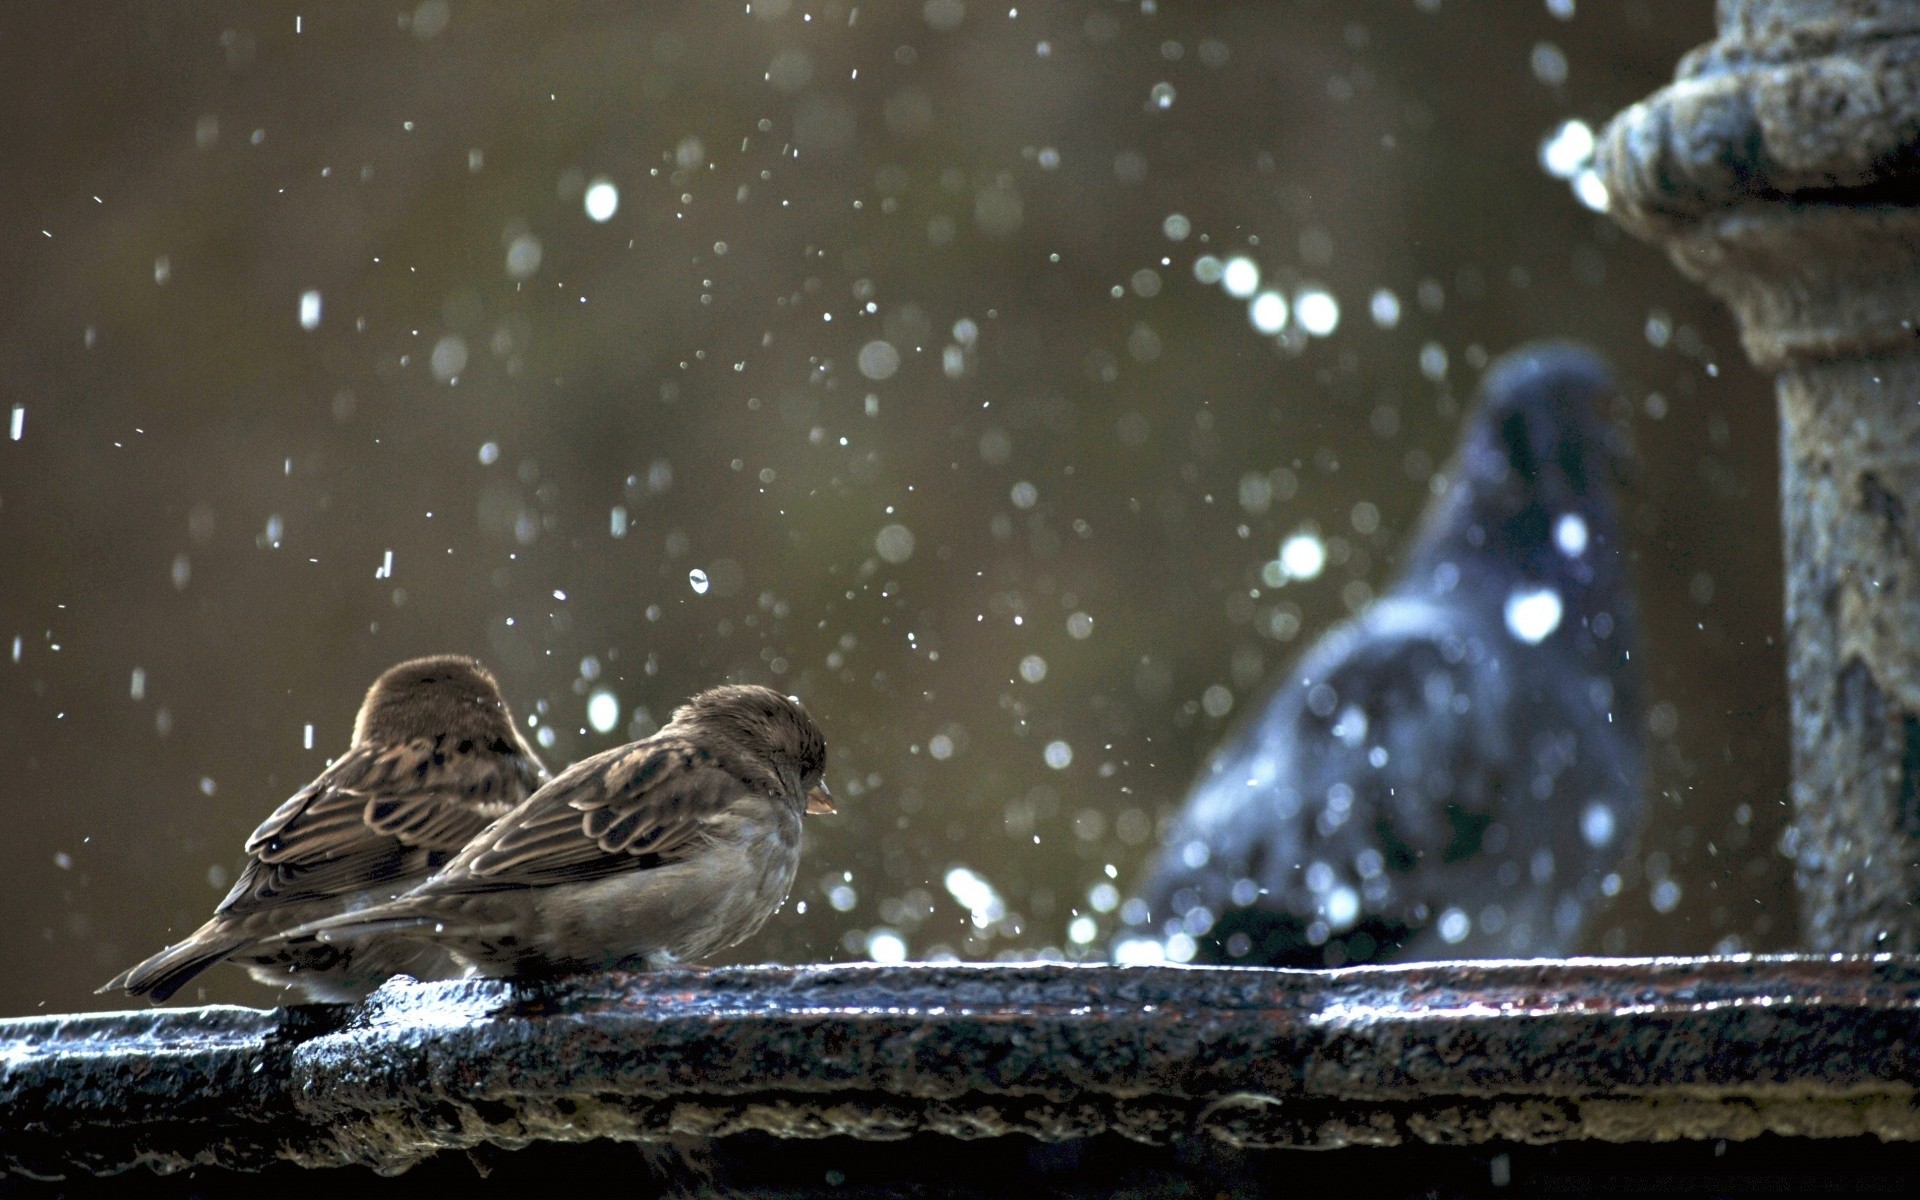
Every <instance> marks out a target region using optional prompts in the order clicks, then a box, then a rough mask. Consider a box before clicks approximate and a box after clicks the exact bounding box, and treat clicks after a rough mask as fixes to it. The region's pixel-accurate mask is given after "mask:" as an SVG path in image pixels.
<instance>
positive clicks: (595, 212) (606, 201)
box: [585, 178, 620, 225]
mask: <svg viewBox="0 0 1920 1200" xmlns="http://www.w3.org/2000/svg"><path fill="white" fill-rule="evenodd" d="M585 205H586V209H587V217H588V219H589V220H592V221H594V222H595V223H597V224H602V225H604V224H606V223H607V222H608V221H611V220H613V214H615V213H617V212H619V211H620V189H619V188H617V187H615V186H614V185H613V181H612V180H610V179H605V178H601V179H595V180H594V181H593V182H592V183H590V184H588V185H587V194H586V197H585Z"/></svg>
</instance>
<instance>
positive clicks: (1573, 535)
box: [1553, 513, 1587, 558]
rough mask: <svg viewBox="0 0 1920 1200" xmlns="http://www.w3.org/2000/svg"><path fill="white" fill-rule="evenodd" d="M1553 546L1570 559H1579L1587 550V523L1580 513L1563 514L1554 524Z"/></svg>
mask: <svg viewBox="0 0 1920 1200" xmlns="http://www.w3.org/2000/svg"><path fill="white" fill-rule="evenodd" d="M1553 544H1554V545H1555V546H1558V547H1559V548H1560V553H1562V554H1564V555H1566V556H1567V557H1568V558H1579V557H1580V555H1581V554H1583V553H1585V551H1586V549H1587V523H1586V521H1584V520H1582V519H1581V517H1580V514H1579V513H1562V514H1561V516H1560V519H1559V520H1558V521H1556V522H1554V526H1553Z"/></svg>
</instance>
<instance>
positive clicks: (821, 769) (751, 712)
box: [673, 684, 834, 814]
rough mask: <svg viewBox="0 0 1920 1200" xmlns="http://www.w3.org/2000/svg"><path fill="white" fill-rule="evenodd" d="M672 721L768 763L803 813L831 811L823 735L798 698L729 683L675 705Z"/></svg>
mask: <svg viewBox="0 0 1920 1200" xmlns="http://www.w3.org/2000/svg"><path fill="white" fill-rule="evenodd" d="M673 723H674V724H676V725H685V726H692V727H694V728H696V729H698V730H700V731H701V732H703V733H706V734H709V735H711V736H713V737H714V738H716V739H719V740H720V741H722V742H723V743H724V744H727V745H730V746H732V747H734V748H736V749H737V750H738V751H739V752H740V753H741V754H742V755H743V756H744V757H746V758H748V759H749V760H750V761H755V762H762V763H766V764H769V765H771V767H772V768H773V772H774V774H775V775H776V776H778V778H779V780H780V784H781V787H782V788H783V789H784V790H785V791H786V793H787V797H788V798H789V799H791V800H793V801H795V802H796V803H802V804H804V805H805V807H806V811H807V812H809V813H813V814H825V813H831V812H833V811H834V807H833V794H832V793H831V792H829V791H827V784H826V781H825V779H823V778H822V776H823V775H824V774H825V773H826V769H827V739H826V738H825V737H823V736H821V733H820V727H819V726H818V725H815V724H814V723H813V718H812V717H810V716H808V715H807V710H806V709H804V708H802V707H801V706H800V702H799V701H797V700H793V699H791V698H789V697H786V696H782V695H781V694H780V693H779V692H776V691H774V690H773V689H772V688H766V687H761V686H759V685H758V684H728V685H726V686H723V687H717V688H710V689H708V690H707V691H704V692H701V693H700V694H699V695H697V696H695V697H694V698H693V699H691V700H689V701H687V702H686V703H685V704H683V705H681V706H680V707H679V708H677V709H675V710H674V713H673Z"/></svg>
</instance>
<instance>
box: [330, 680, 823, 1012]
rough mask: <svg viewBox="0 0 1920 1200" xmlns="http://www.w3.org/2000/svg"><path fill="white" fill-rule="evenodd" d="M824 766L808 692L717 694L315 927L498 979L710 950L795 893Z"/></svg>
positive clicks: (749, 929) (334, 940)
mask: <svg viewBox="0 0 1920 1200" xmlns="http://www.w3.org/2000/svg"><path fill="white" fill-rule="evenodd" d="M826 764H827V744H826V740H825V739H824V738H823V737H822V736H821V734H820V729H819V727H818V726H816V725H815V724H814V722H813V718H811V717H810V716H808V715H807V712H806V710H805V709H804V708H802V707H801V706H800V705H799V704H798V703H797V702H796V701H794V700H791V699H789V698H787V697H785V696H782V695H781V694H780V693H778V692H775V691H773V690H772V689H770V688H764V687H758V686H751V685H730V686H725V687H718V688H714V689H712V690H710V691H706V692H702V693H700V694H699V695H697V696H695V697H694V698H693V699H692V700H690V701H688V702H687V703H686V704H684V705H682V706H681V707H680V708H678V709H676V710H675V711H674V713H673V717H672V719H671V720H669V721H668V723H667V724H666V725H665V726H663V727H662V728H661V729H660V730H659V731H658V732H657V733H655V734H653V736H651V737H648V738H646V739H644V740H642V741H638V742H634V743H631V744H629V745H625V746H620V747H616V748H615V749H612V750H607V751H604V752H602V753H600V754H595V755H593V756H592V757H590V758H585V759H582V760H581V761H579V762H577V763H575V764H574V765H573V766H571V767H568V768H567V769H566V770H565V771H562V772H561V773H560V774H559V775H557V776H555V777H554V779H553V782H551V783H549V784H547V785H546V786H544V787H542V788H541V789H540V790H539V791H537V792H535V793H534V794H533V795H531V796H529V797H528V798H527V799H526V800H525V801H523V802H522V803H521V804H520V805H519V807H517V808H515V809H514V810H513V811H512V812H509V813H507V814H506V815H505V816H503V817H501V818H500V819H499V820H498V821H496V822H494V823H493V824H492V825H490V826H488V828H487V829H486V831H485V832H483V833H481V834H480V835H479V836H478V837H476V838H474V839H473V841H472V842H470V843H468V844H467V846H466V848H465V849H463V850H461V851H460V853H459V854H457V855H455V856H454V858H453V859H452V861H450V862H448V863H447V864H446V866H444V867H442V868H441V869H440V870H439V871H438V872H436V873H435V874H434V875H433V876H432V877H431V878H429V879H427V880H425V881H424V882H422V883H420V884H419V885H418V886H416V887H414V888H413V889H412V890H411V891H409V892H407V893H405V894H404V895H402V896H400V897H398V898H396V899H394V900H392V901H389V902H387V903H384V904H377V905H373V906H371V907H368V908H366V909H364V910H361V911H359V912H354V913H348V914H345V915H342V916H338V917H334V918H331V919H328V920H323V921H318V922H316V923H314V924H313V925H311V926H308V927H307V928H306V929H305V930H302V931H300V932H301V933H304V934H312V935H314V936H317V937H318V938H320V939H322V940H323V941H326V942H328V943H330V944H332V945H336V946H342V947H352V946H354V945H357V944H359V943H361V942H362V941H364V940H368V939H373V938H388V937H412V938H417V939H419V940H420V941H422V942H424V943H426V944H429V945H432V946H435V947H439V948H441V949H444V950H447V951H450V952H451V953H452V954H454V955H455V956H457V957H458V958H459V959H461V960H462V961H463V962H466V963H467V964H469V965H470V967H471V968H472V970H473V973H475V974H478V975H483V976H490V977H495V978H529V977H542V976H553V975H564V974H572V973H576V972H582V971H595V970H607V969H615V968H623V967H624V968H633V967H644V966H660V965H665V964H667V963H673V962H685V961H688V960H691V959H698V958H702V957H705V956H707V955H710V954H714V953H717V952H718V951H721V950H724V949H726V948H727V947H729V946H733V945H735V944H737V943H739V942H741V941H743V940H745V939H746V938H747V937H748V936H750V935H751V934H753V933H754V932H755V931H756V930H758V929H759V928H760V926H761V925H762V924H764V923H765V922H766V920H767V918H768V917H769V916H771V915H772V914H773V913H774V911H775V910H776V909H778V908H779V907H780V905H781V904H782V903H783V902H784V901H785V900H786V897H787V892H788V891H789V890H790V889H791V888H792V886H793V879H794V874H795V872H796V871H797V870H798V868H799V864H800V834H801V830H800V823H801V818H802V817H803V816H804V815H810V814H811V815H817V814H827V813H832V812H833V811H834V806H833V798H832V795H831V793H830V792H829V791H828V790H827V786H826V782H825V780H824V779H823V778H822V774H823V772H824V771H825V770H826Z"/></svg>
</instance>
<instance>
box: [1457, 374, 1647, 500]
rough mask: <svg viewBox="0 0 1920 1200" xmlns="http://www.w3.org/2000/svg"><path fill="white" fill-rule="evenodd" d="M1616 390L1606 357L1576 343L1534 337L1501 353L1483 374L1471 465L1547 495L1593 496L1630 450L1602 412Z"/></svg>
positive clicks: (1486, 476)
mask: <svg viewBox="0 0 1920 1200" xmlns="http://www.w3.org/2000/svg"><path fill="white" fill-rule="evenodd" d="M1618 392H1619V387H1618V385H1617V384H1616V383H1615V382H1614V378H1613V371H1612V369H1611V368H1610V367H1609V366H1608V365H1607V362H1606V360H1605V359H1603V358H1601V357H1600V356H1599V355H1598V354H1596V353H1595V352H1594V351H1592V350H1589V349H1587V348H1586V347H1585V346H1581V345H1578V344H1576V343H1573V342H1535V343H1533V344H1531V345H1527V346H1522V347H1521V348H1519V349H1518V350H1514V351H1512V352H1511V353H1508V354H1505V355H1503V356H1501V358H1500V359H1499V360H1498V361H1496V362H1495V363H1494V364H1493V365H1492V366H1490V367H1488V368H1487V373H1486V375H1485V376H1484V377H1483V378H1482V379H1481V381H1480V411H1479V415H1478V417H1477V418H1476V421H1475V424H1476V429H1475V431H1474V433H1473V434H1470V435H1469V438H1468V444H1467V453H1468V460H1467V463H1466V466H1467V469H1468V470H1469V471H1470V472H1471V473H1472V474H1474V475H1475V476H1477V477H1479V478H1481V479H1483V480H1485V481H1486V482H1490V483H1496V484H1498V483H1505V484H1507V485H1508V486H1509V488H1510V490H1516V491H1519V492H1524V493H1528V494H1531V495H1537V496H1540V497H1542V498H1544V499H1547V500H1548V501H1549V502H1553V501H1560V502H1562V503H1575V502H1578V501H1579V500H1582V499H1585V498H1587V497H1589V496H1591V495H1594V494H1595V493H1596V492H1598V491H1599V490H1601V489H1603V488H1604V487H1605V486H1606V480H1607V478H1608V477H1609V476H1611V475H1615V474H1617V472H1618V470H1619V468H1620V467H1621V466H1622V465H1623V460H1624V457H1625V455H1624V447H1623V446H1622V445H1621V443H1620V439H1619V438H1618V436H1617V435H1616V434H1615V433H1614V431H1613V430H1612V429H1611V428H1610V427H1609V425H1608V424H1607V421H1606V418H1605V416H1604V415H1603V410H1604V407H1605V405H1606V403H1607V402H1608V401H1609V400H1611V399H1612V398H1613V397H1614V396H1615V395H1616V394H1617V393H1618Z"/></svg>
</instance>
